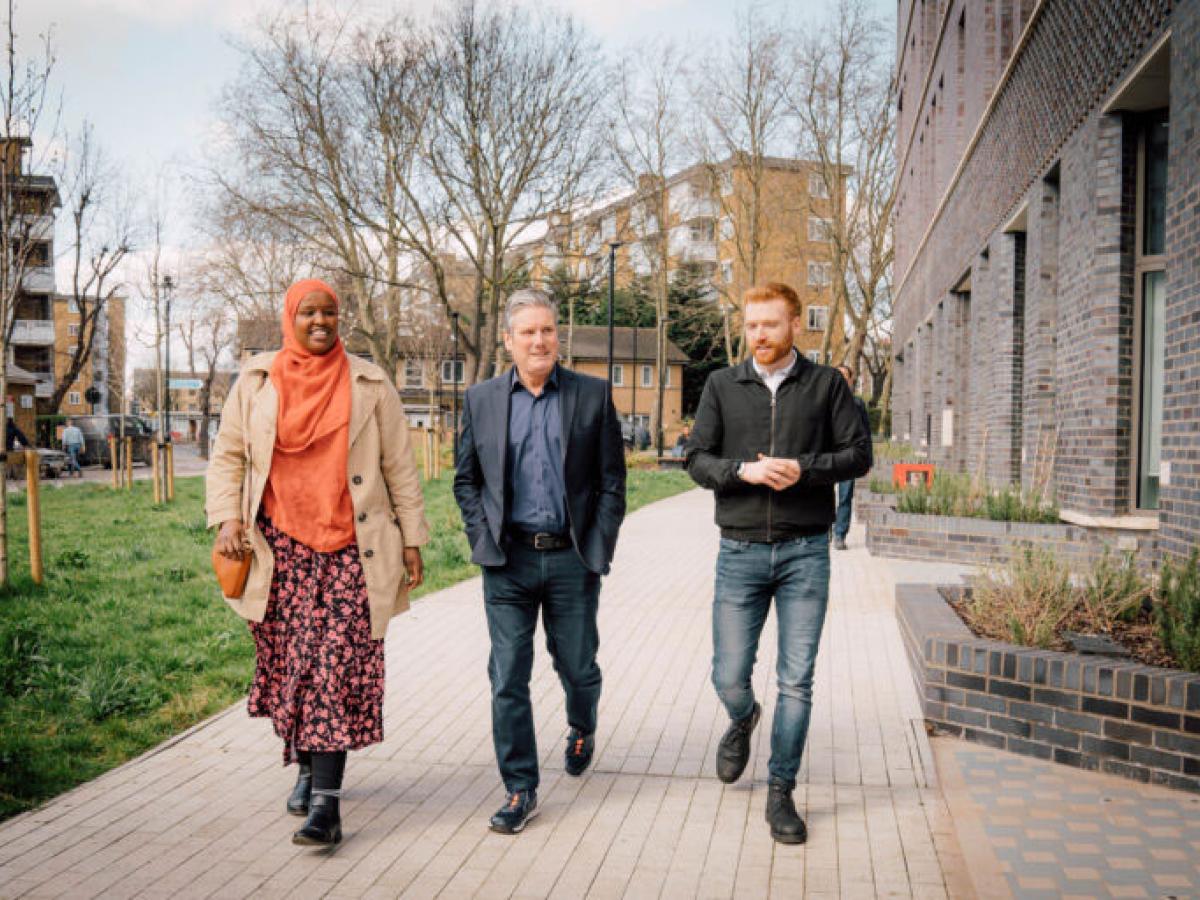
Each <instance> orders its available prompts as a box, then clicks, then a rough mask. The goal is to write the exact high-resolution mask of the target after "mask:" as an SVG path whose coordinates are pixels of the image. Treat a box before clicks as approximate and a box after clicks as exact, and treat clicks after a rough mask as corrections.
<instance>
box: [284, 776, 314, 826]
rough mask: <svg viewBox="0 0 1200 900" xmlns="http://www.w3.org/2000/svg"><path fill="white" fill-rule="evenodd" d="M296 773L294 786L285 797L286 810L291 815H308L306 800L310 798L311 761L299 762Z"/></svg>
mask: <svg viewBox="0 0 1200 900" xmlns="http://www.w3.org/2000/svg"><path fill="white" fill-rule="evenodd" d="M299 769H300V771H299V772H298V773H297V774H296V786H295V787H294V788H292V793H291V796H289V797H288V799H287V811H288V812H289V813H291V814H292V815H293V816H306V815H308V801H309V800H310V799H311V798H312V763H300V765H299Z"/></svg>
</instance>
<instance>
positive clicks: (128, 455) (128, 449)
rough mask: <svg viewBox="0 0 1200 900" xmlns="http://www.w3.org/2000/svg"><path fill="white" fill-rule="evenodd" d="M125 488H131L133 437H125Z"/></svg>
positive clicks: (128, 489) (129, 489)
mask: <svg viewBox="0 0 1200 900" xmlns="http://www.w3.org/2000/svg"><path fill="white" fill-rule="evenodd" d="M123 462H124V463H125V490H127V491H131V490H133V438H131V437H127V438H125V459H124V460H123Z"/></svg>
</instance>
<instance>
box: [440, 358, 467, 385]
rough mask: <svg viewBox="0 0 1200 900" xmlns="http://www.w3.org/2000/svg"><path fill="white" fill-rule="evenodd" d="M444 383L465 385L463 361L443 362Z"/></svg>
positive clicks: (450, 360)
mask: <svg viewBox="0 0 1200 900" xmlns="http://www.w3.org/2000/svg"><path fill="white" fill-rule="evenodd" d="M442 382H443V383H444V384H462V383H463V361H462V360H461V359H460V360H458V361H455V360H452V359H447V360H443V361H442Z"/></svg>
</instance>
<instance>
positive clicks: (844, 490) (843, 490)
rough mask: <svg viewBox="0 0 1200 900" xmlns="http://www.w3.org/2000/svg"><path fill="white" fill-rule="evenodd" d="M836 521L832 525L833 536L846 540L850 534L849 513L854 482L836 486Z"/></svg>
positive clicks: (844, 482)
mask: <svg viewBox="0 0 1200 900" xmlns="http://www.w3.org/2000/svg"><path fill="white" fill-rule="evenodd" d="M837 498H838V500H837V521H835V522H834V523H833V536H834V537H840V538H841V539H842V540H845V539H846V535H848V534H849V533H850V512H851V510H852V509H853V507H854V482H853V481H839V482H838V486H837Z"/></svg>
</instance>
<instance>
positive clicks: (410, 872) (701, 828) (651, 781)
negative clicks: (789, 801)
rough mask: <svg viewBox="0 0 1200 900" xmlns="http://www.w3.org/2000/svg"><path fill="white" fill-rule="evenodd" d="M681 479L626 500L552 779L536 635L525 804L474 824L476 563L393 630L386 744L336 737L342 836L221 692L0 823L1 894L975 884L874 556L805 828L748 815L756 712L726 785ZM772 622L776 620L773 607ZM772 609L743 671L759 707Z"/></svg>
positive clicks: (835, 691)
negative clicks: (584, 731)
mask: <svg viewBox="0 0 1200 900" xmlns="http://www.w3.org/2000/svg"><path fill="white" fill-rule="evenodd" d="M716 539H717V533H716V529H715V527H714V526H713V524H712V500H711V497H710V496H709V495H708V494H706V493H703V492H700V491H693V492H691V493H688V494H684V495H681V496H678V497H675V498H672V499H670V500H667V501H664V502H662V503H658V504H655V505H653V506H650V507H648V508H646V509H644V510H641V511H639V512H638V513H636V514H635V515H633V516H631V517H630V519H629V521H628V522H627V524H626V526H625V528H624V530H623V532H622V536H621V544H620V549H619V551H618V555H617V560H616V562H615V564H614V566H613V573H612V575H611V577H609V578H608V579H606V581H605V585H604V592H603V596H602V601H601V618H600V633H601V638H602V647H601V659H600V661H601V665H602V667H603V669H604V676H605V686H604V695H603V700H602V702H601V708H600V731H599V734H598V737H597V755H596V760H595V764H594V767H593V769H592V770H590V772H589V773H587V774H586V775H585V777H583V778H581V779H572V778H569V777H567V776H565V775H564V774H563V772H562V766H561V750H562V746H563V740H564V738H565V733H566V725H565V722H564V719H563V706H562V691H561V689H560V687H559V685H558V683H557V679H556V676H555V675H554V672H553V669H552V667H551V665H550V663H549V660H548V657H547V655H546V654H545V653H544V652H539V654H538V659H537V663H536V665H535V669H534V675H533V683H532V691H533V696H534V698H535V712H536V717H537V726H538V734H539V737H540V738H541V744H540V751H541V756H542V759H543V764H544V770H543V783H542V787H541V790H540V792H539V793H540V801H541V804H542V812H541V815H540V816H539V817H538V818H537V819H535V820H534V822H533V823H532V824H531V825H530V826H529V828H528V829H527V830H526V831H525V832H524V833H523V834H521V835H519V836H517V837H516V838H512V837H505V836H501V835H495V834H492V833H490V832H489V831H488V830H487V818H488V816H489V815H490V813H491V812H492V811H493V810H494V809H495V808H496V807H497V806H498V805H499V803H500V802H501V800H502V799H503V797H502V790H501V787H500V783H499V778H498V776H497V773H496V769H495V763H494V759H493V755H492V746H491V733H490V719H489V704H488V683H487V675H486V660H487V633H486V626H485V622H484V617H483V612H482V610H481V609H480V603H481V594H480V584H479V581H478V579H474V580H471V581H468V582H465V583H463V584H460V585H458V586H456V587H453V588H450V589H448V590H445V591H442V592H440V593H439V594H436V595H432V596H430V597H428V598H426V599H424V600H422V601H421V602H420V603H418V604H417V605H416V606H415V608H414V610H413V611H412V612H411V613H410V614H409V615H407V616H404V617H402V618H400V619H398V620H396V621H395V622H394V623H393V626H392V630H391V632H390V636H389V639H388V651H387V652H388V656H387V667H388V682H389V683H388V698H387V704H386V728H387V740H386V741H385V742H384V743H383V744H381V745H379V746H377V747H374V748H371V749H370V750H367V751H364V752H361V753H356V754H352V756H351V759H350V765H349V769H348V773H347V781H346V799H345V801H344V807H345V824H346V839H345V840H344V842H343V843H342V845H341V846H340V847H339V848H338V849H337V850H336V851H335V852H332V853H330V852H322V851H313V850H309V849H305V848H299V847H295V846H293V845H292V844H291V841H290V836H291V832H292V830H293V829H294V828H295V827H296V825H297V823H298V821H299V820H297V819H295V818H293V817H290V816H287V815H286V814H285V813H284V812H283V800H284V797H285V796H286V794H287V792H288V789H289V787H290V783H291V781H292V778H293V777H294V772H293V771H291V770H285V769H283V768H282V767H281V766H280V764H279V753H280V750H279V744H278V742H277V741H276V739H275V738H274V737H273V735H272V734H271V732H270V728H269V725H267V724H266V723H265V722H263V721H261V720H251V719H249V718H247V717H246V714H245V708H244V704H238V705H236V706H234V707H232V708H231V709H229V710H227V711H226V712H224V713H222V714H220V715H218V716H216V717H215V718H213V719H211V720H209V721H207V722H205V723H203V724H201V725H200V726H198V727H197V728H195V729H193V730H192V731H190V732H188V733H186V734H184V735H182V736H180V737H178V738H176V739H175V740H173V741H170V742H168V743H167V744H165V745H163V746H161V747H158V748H156V749H155V750H154V751H152V752H150V753H148V754H146V755H144V756H142V757H140V758H139V759H137V760H134V761H132V762H131V763H129V764H127V765H125V766H122V767H120V768H118V769H115V770H113V771H112V772H109V773H108V774H106V775H104V776H102V777H101V778H98V779H96V780H95V781H93V782H90V783H88V784H86V785H83V786H81V787H80V788H78V789H76V790H75V791H72V792H70V793H68V794H65V795H63V796H61V797H59V798H58V799H56V800H54V801H53V802H51V803H49V804H48V805H46V806H45V807H43V808H41V809H39V810H36V811H34V812H32V813H28V814H26V815H24V816H21V817H18V818H16V819H13V820H11V821H9V822H7V823H5V824H4V825H2V826H0V897H5V898H7V897H18V896H20V897H26V896H27V897H56V896H66V897H72V898H74V897H81V898H82V897H93V896H104V897H146V898H152V897H205V896H212V897H221V898H226V897H240V896H256V897H322V896H327V897H331V898H349V897H369V898H382V897H395V896H406V897H432V896H444V897H468V896H479V897H509V896H513V897H547V896H562V895H564V894H567V893H569V894H570V895H572V896H581V897H582V896H588V897H621V896H626V897H657V896H663V897H695V896H704V897H766V896H773V897H789V898H790V897H800V896H811V897H822V896H828V897H833V896H844V897H852V896H878V895H896V896H918V897H922V898H926V897H942V896H964V895H965V894H968V893H969V892H970V887H969V882H967V880H966V875H965V871H964V867H963V864H962V861H961V859H962V858H961V854H960V852H959V850H958V845H957V842H956V840H955V837H954V833H953V828H952V825H951V820H950V818H949V815H948V810H947V807H946V805H945V803H944V801H943V799H942V795H941V792H940V790H939V788H938V786H937V779H936V775H935V772H934V768H933V756H932V753H931V749H930V745H929V742H928V740H927V738H926V735H925V731H924V729H923V727H922V725H921V722H920V719H919V716H920V713H919V710H918V706H917V698H916V694H915V691H914V689H913V687H912V678H911V677H910V675H909V673H908V669H907V663H906V661H905V658H904V652H903V648H902V645H901V642H900V638H899V634H898V630H897V626H896V622H895V619H894V616H893V614H892V592H893V586H892V582H891V572H890V570H889V568H888V567H887V566H886V565H884V564H877V563H873V562H872V561H871V559H870V557H869V556H867V554H866V551H865V550H863V549H862V535H861V529H858V528H856V529H855V530H854V531H853V532H852V534H851V543H852V546H853V547H854V549H851V550H850V551H848V552H845V553H835V554H834V575H833V594H832V604H831V612H830V617H829V620H828V624H827V631H826V637H825V640H824V643H823V647H822V651H821V655H820V658H819V660H818V671H817V687H816V698H815V708H814V714H813V719H812V729H811V733H810V737H809V749H808V753H807V755H806V760H805V764H804V768H803V771H802V772H801V786H800V788H799V789H798V790H797V794H796V797H797V805H798V806H799V807H800V808H801V810H802V814H804V815H805V816H806V818H807V820H808V823H809V828H810V834H811V839H810V841H809V843H808V844H807V845H806V846H803V847H795V846H792V847H785V846H782V845H776V844H775V843H774V842H773V841H771V839H770V837H769V835H768V832H767V829H766V825H765V823H764V822H763V818H762V817H763V804H764V800H765V795H766V777H767V772H766V763H767V757H768V753H769V748H768V744H769V732H770V728H769V721H765V722H764V726H765V727H760V728H759V729H758V731H757V732H756V735H755V740H754V756H753V758H752V762H751V769H750V773H751V776H752V777H744V778H743V780H742V781H741V783H739V784H736V785H732V786H725V785H722V784H721V783H720V782H719V781H717V779H716V778H715V776H714V774H713V753H714V750H715V747H716V743H717V741H718V739H719V737H720V735H721V732H722V731H723V729H724V727H725V724H726V718H725V716H724V713H723V711H722V710H721V709H720V707H719V704H718V703H717V700H716V698H715V696H714V694H713V690H712V688H711V686H710V683H709V663H710V654H711V636H710V603H711V592H712V577H713V569H714V560H715V552H716V543H717V540H716ZM772 623H773V619H772ZM774 640H775V638H774V631H773V624H769V625H768V626H767V631H766V632H765V633H764V638H763V645H762V649H761V651H760V663H759V665H758V667H757V671H756V674H755V687H756V690H757V691H758V692H759V693H760V695H764V696H765V698H766V699H765V702H764V705H765V706H766V708H767V709H771V706H772V704H773V702H774V685H773V678H772V677H771V676H772V672H773V667H774V657H775V653H774Z"/></svg>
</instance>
